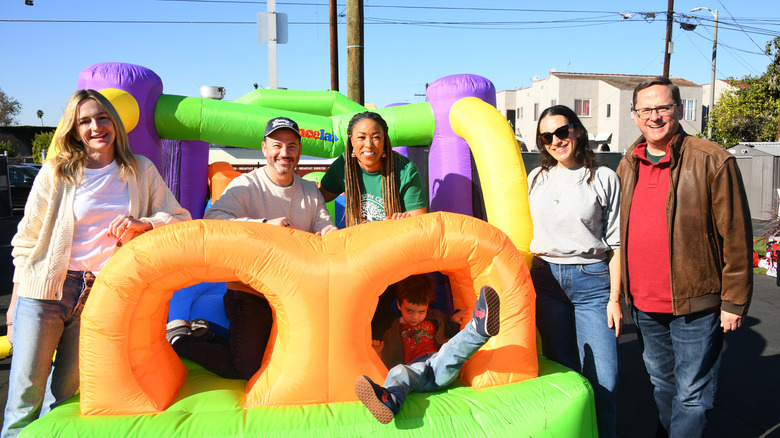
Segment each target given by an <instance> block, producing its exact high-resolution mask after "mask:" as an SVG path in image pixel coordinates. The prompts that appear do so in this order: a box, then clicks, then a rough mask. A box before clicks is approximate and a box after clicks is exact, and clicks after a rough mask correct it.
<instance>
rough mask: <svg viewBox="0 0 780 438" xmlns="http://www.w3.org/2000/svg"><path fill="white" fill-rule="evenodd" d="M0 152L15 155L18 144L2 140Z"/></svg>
mask: <svg viewBox="0 0 780 438" xmlns="http://www.w3.org/2000/svg"><path fill="white" fill-rule="evenodd" d="M0 152H5V153H6V154H8V156H9V157H15V156H16V146H14V145H13V143H11V142H10V141H8V140H3V141H0Z"/></svg>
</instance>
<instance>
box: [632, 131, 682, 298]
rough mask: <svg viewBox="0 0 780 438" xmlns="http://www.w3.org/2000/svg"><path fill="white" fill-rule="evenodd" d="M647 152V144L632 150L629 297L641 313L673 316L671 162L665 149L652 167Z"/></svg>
mask: <svg viewBox="0 0 780 438" xmlns="http://www.w3.org/2000/svg"><path fill="white" fill-rule="evenodd" d="M646 151H647V143H643V144H640V145H638V146H637V147H636V148H635V149H634V156H635V157H636V158H637V164H638V166H639V169H638V175H637V182H636V188H635V189H634V198H633V199H632V200H631V212H630V214H629V217H628V236H627V237H626V238H625V239H626V251H627V254H626V256H627V259H628V278H629V279H630V281H629V286H630V288H631V290H630V293H631V297H632V298H633V304H634V305H635V306H636V307H637V309H639V310H641V311H643V312H658V313H673V312H674V310H673V308H672V282H671V276H670V273H669V269H670V268H669V234H668V224H667V222H666V202H667V198H668V194H669V165H670V160H671V158H670V156H669V153H668V147H667V154H666V156H664V157H663V158H662V159H661V160H660V161H659V162H658V163H657V164H653V163H652V162H651V161H650V160H648V159H647V156H646V155H645V153H646ZM693 262H694V261H693V260H692V261H691V263H693Z"/></svg>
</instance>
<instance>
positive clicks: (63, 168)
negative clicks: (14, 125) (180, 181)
mask: <svg viewBox="0 0 780 438" xmlns="http://www.w3.org/2000/svg"><path fill="white" fill-rule="evenodd" d="M88 99H92V100H94V101H95V102H97V104H98V105H99V106H100V107H101V108H102V109H103V111H105V112H106V114H107V115H108V118H109V119H110V120H111V124H112V125H113V126H114V133H115V136H114V160H115V161H116V163H117V165H118V166H119V169H120V175H121V178H122V180H125V179H127V177H128V176H130V175H132V176H133V177H135V176H136V175H137V169H138V162H137V161H136V159H135V156H133V153H132V152H131V151H130V145H129V142H128V140H127V132H126V131H125V125H123V124H122V119H120V118H119V114H118V113H117V112H116V109H115V108H114V106H113V105H112V104H111V102H109V101H108V99H106V98H105V97H104V96H103V95H102V94H100V93H99V92H97V91H95V90H78V91H76V92H75V93H73V95H72V96H70V99H68V103H67V104H66V105H65V113H64V115H63V116H62V126H61V127H60V129H58V130H57V132H56V133H55V134H54V140H53V143H54V147H55V150H56V151H57V155H56V156H55V157H54V158H53V159H52V166H53V168H54V178H55V180H63V181H65V182H67V183H68V184H78V183H79V182H80V181H81V176H82V174H83V169H84V168H85V167H86V166H87V162H88V161H89V157H88V156H87V149H86V146H84V143H82V141H81V136H80V135H79V133H78V111H79V105H81V103H82V102H84V101H85V100H88Z"/></svg>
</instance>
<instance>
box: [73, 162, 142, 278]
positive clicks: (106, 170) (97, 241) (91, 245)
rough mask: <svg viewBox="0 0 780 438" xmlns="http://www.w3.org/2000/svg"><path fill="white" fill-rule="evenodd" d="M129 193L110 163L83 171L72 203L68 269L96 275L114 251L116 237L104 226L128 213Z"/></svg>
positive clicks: (118, 173)
mask: <svg viewBox="0 0 780 438" xmlns="http://www.w3.org/2000/svg"><path fill="white" fill-rule="evenodd" d="M129 211H130V191H129V189H128V186H127V181H122V180H121V179H120V171H119V166H117V164H116V161H112V162H111V164H109V165H108V166H106V167H103V168H101V169H86V168H85V169H84V174H83V176H82V178H81V184H79V186H78V188H76V197H75V199H74V200H73V220H74V229H73V245H72V247H71V251H70V262H68V269H69V270H73V271H92V273H93V274H97V273H98V272H100V270H101V269H102V268H103V265H105V264H106V262H107V261H108V259H109V258H110V257H111V255H112V254H113V252H114V247H115V246H116V238H115V237H109V235H108V226H109V224H110V223H111V221H113V220H114V219H116V217H117V216H119V215H126V214H129Z"/></svg>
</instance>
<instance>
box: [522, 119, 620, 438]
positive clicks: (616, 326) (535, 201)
mask: <svg viewBox="0 0 780 438" xmlns="http://www.w3.org/2000/svg"><path fill="white" fill-rule="evenodd" d="M536 145H537V147H538V148H539V151H540V155H541V165H540V166H539V167H537V168H536V169H534V170H533V171H531V173H530V174H529V175H528V181H529V188H528V198H529V202H530V205H531V218H532V219H533V224H534V236H533V240H532V241H531V252H533V253H534V254H536V256H535V257H534V260H533V266H532V268H531V279H532V280H533V283H534V287H535V288H536V324H537V327H538V329H539V333H540V335H541V338H542V351H543V353H544V355H545V356H546V357H547V358H549V359H552V360H554V361H556V362H559V363H561V364H563V365H565V366H567V367H569V368H571V369H573V370H575V371H577V372H579V373H581V374H582V375H583V376H584V377H585V378H587V379H588V380H589V381H590V383H591V386H593V390H594V393H595V397H596V417H597V423H598V429H599V436H600V437H614V436H615V434H616V422H615V387H616V383H617V369H618V368H617V337H618V336H619V335H620V326H621V322H622V318H623V312H622V309H621V304H620V302H621V288H620V262H619V257H618V256H617V255H618V254H617V253H618V251H619V248H620V236H619V229H618V228H619V219H620V207H619V206H620V182H619V180H618V177H617V175H616V174H615V172H613V171H612V170H610V169H609V168H607V167H599V166H597V165H596V156H595V155H594V153H593V151H592V150H591V149H590V147H589V146H588V131H587V130H586V129H585V128H584V127H583V126H582V123H581V122H580V119H579V118H578V117H577V115H576V114H574V111H572V110H571V109H569V108H568V107H566V106H563V105H556V106H553V107H550V108H547V109H546V110H544V112H542V114H541V117H540V118H539V124H538V125H537V128H536Z"/></svg>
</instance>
